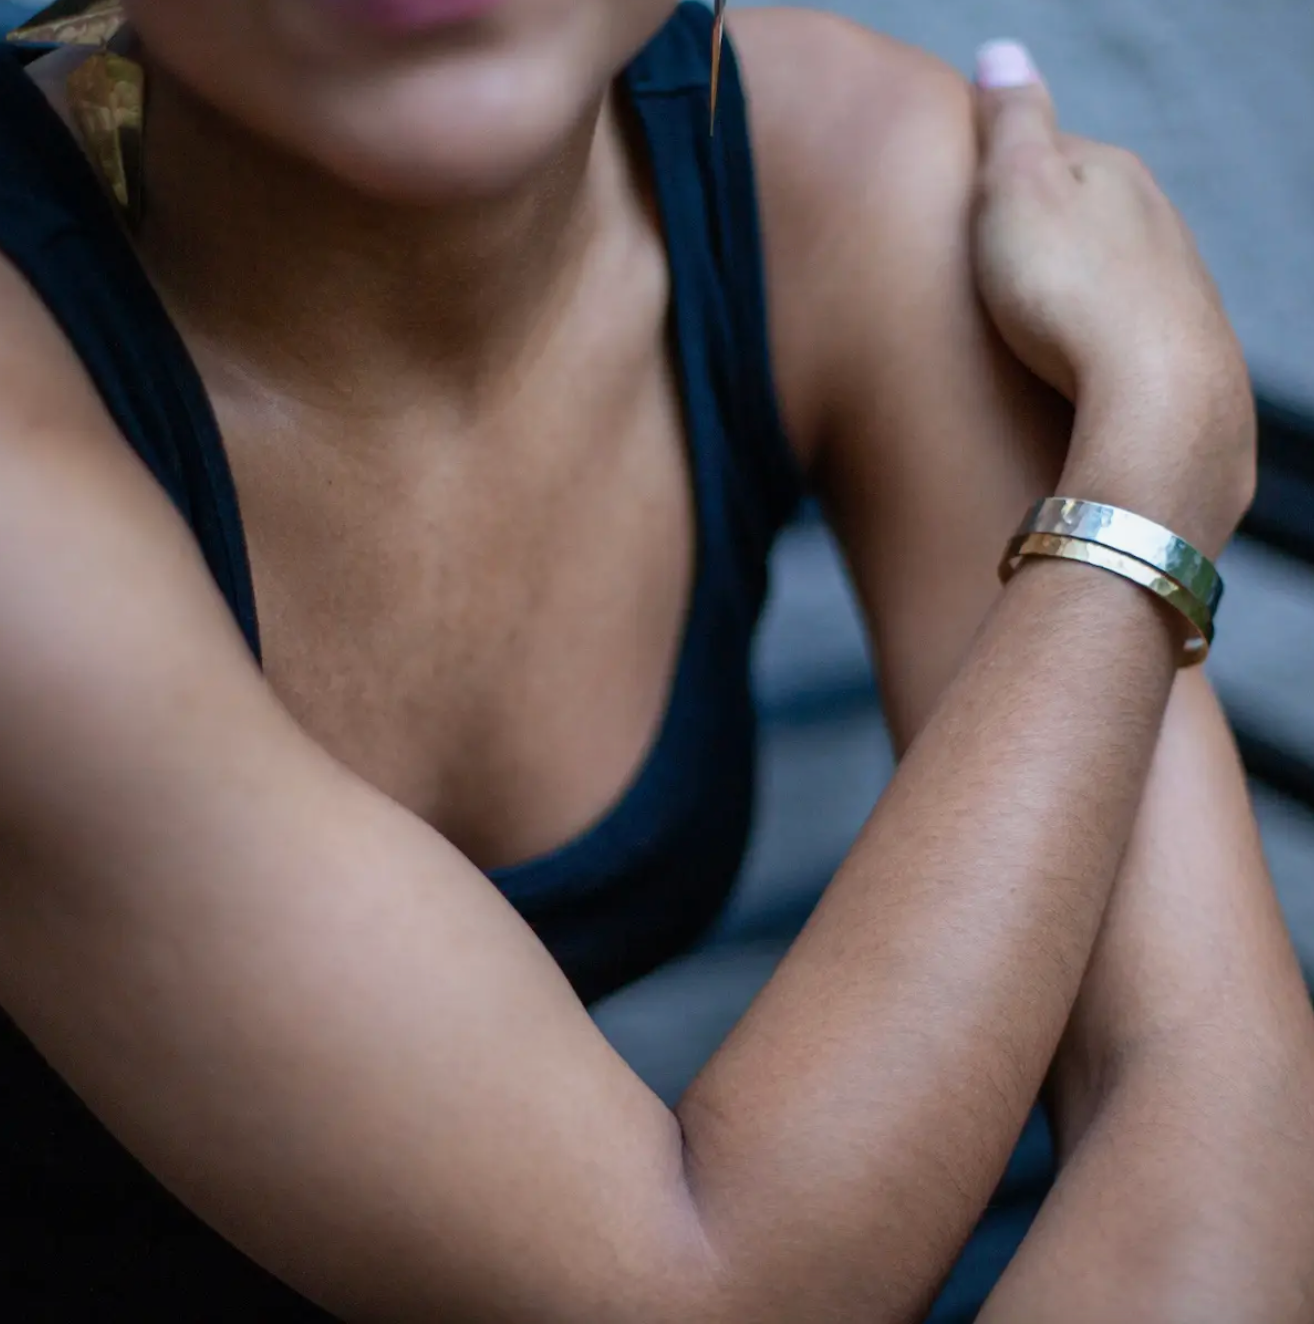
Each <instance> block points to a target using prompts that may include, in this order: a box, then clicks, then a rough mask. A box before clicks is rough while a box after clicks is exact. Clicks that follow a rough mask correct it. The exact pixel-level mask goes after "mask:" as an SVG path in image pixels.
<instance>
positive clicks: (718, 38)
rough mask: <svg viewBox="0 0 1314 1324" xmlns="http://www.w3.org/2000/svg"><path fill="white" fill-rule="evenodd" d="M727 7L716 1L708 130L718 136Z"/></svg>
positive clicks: (723, 2) (713, 21)
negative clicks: (718, 110)
mask: <svg viewBox="0 0 1314 1324" xmlns="http://www.w3.org/2000/svg"><path fill="white" fill-rule="evenodd" d="M725 5H726V0H716V10H715V14H714V16H713V18H712V123H711V127H710V129H709V130H708V131H709V133H711V134H712V135H713V136H715V134H716V97H717V93H718V92H720V90H721V46H722V44H723V43H724V41H725Z"/></svg>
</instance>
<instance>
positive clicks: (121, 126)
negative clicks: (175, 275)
mask: <svg viewBox="0 0 1314 1324" xmlns="http://www.w3.org/2000/svg"><path fill="white" fill-rule="evenodd" d="M127 35H128V34H127V32H126V22H125V20H124V17H123V6H122V5H121V4H120V3H118V0H56V3H55V4H52V5H48V6H47V7H46V8H45V9H43V10H42V11H41V12H40V13H39V14H36V15H35V16H34V17H33V18H32V19H31V20H29V21H28V22H27V23H24V24H23V25H22V27H18V28H15V29H14V30H13V31H12V32H10V33H9V35H8V38H7V40H9V41H14V42H22V43H26V44H33V45H51V46H81V47H87V48H90V49H91V51H92V52H93V53H92V54H91V55H89V56H87V58H86V59H84V60H82V61H81V62H80V63H79V64H78V66H77V68H76V69H74V70H73V72H72V73H71V74H69V76H68V79H67V81H66V83H65V91H66V93H67V96H68V109H69V113H70V114H71V115H72V117H73V122H74V124H75V125H76V126H77V130H78V133H79V134H80V135H81V137H82V141H83V144H84V146H85V147H86V150H87V153H88V155H89V156H90V157H91V160H92V163H93V164H94V165H95V167H96V169H97V170H98V171H99V172H100V176H101V179H102V180H103V181H104V183H105V186H106V187H107V188H108V189H109V191H110V192H111V193H112V194H113V195H114V198H115V200H116V201H117V202H118V204H119V207H120V208H121V210H122V212H123V214H124V216H125V218H126V219H127V222H128V224H129V226H130V227H132V228H135V227H136V225H137V223H138V221H139V220H140V219H141V207H142V131H143V122H144V116H145V108H146V75H145V70H144V69H143V68H142V66H141V64H140V63H138V61H136V60H134V59H132V58H131V57H130V55H128V54H127V53H126V50H127V49H129V48H128V47H127V46H125V43H124V42H123V40H122V38H123V37H125V36H127ZM116 39H117V40H116Z"/></svg>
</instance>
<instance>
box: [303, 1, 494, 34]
mask: <svg viewBox="0 0 1314 1324" xmlns="http://www.w3.org/2000/svg"><path fill="white" fill-rule="evenodd" d="M327 3H331V4H332V7H333V8H334V9H336V10H337V11H338V12H339V13H341V14H343V15H344V16H345V17H347V18H348V19H350V20H351V21H352V22H353V23H357V24H359V25H360V26H361V27H369V28H374V29H376V30H377V31H380V32H393V33H401V34H405V33H408V32H425V31H428V30H430V29H432V28H441V27H447V26H450V25H452V24H456V23H468V22H469V21H471V20H472V19H476V18H481V17H482V16H483V15H484V14H486V13H488V11H489V10H491V9H495V8H496V7H497V5H498V4H500V3H501V0H327Z"/></svg>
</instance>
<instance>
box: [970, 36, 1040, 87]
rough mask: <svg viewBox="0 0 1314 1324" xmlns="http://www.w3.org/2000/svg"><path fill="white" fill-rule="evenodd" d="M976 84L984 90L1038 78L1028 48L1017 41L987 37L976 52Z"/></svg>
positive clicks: (1037, 80) (1027, 83)
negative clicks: (986, 40)
mask: <svg viewBox="0 0 1314 1324" xmlns="http://www.w3.org/2000/svg"><path fill="white" fill-rule="evenodd" d="M976 81H977V85H978V86H980V87H983V88H985V89H986V90H987V91H995V90H997V89H999V88H1006V87H1028V86H1030V85H1031V84H1032V83H1038V82H1040V73H1039V71H1038V70H1037V69H1036V62H1035V61H1034V60H1033V59H1032V58H1031V52H1030V51H1028V50H1027V48H1026V47H1025V46H1023V45H1022V43H1021V42H1018V41H989V42H987V43H986V44H985V45H984V46H982V47H981V49H980V50H979V51H977V53H976Z"/></svg>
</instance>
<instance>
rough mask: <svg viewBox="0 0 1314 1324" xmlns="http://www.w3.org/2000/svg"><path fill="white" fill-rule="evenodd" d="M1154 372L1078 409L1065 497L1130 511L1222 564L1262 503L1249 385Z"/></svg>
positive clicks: (1082, 399)
mask: <svg viewBox="0 0 1314 1324" xmlns="http://www.w3.org/2000/svg"><path fill="white" fill-rule="evenodd" d="M1233 376H1234V374H1228V373H1223V372H1221V371H1220V374H1219V380H1217V381H1215V382H1213V383H1205V382H1203V381H1201V379H1200V376H1199V374H1198V373H1196V374H1192V373H1187V372H1184V371H1177V372H1169V371H1167V370H1166V369H1165V370H1164V371H1162V372H1152V371H1150V370H1148V369H1147V370H1146V371H1145V372H1144V373H1143V374H1142V375H1141V376H1140V377H1139V378H1133V377H1132V376H1130V375H1128V374H1123V375H1120V376H1116V377H1105V378H1103V379H1102V381H1101V382H1100V383H1099V384H1096V383H1091V384H1090V385H1089V386H1088V387H1087V388H1086V389H1084V390H1083V391H1082V392H1081V394H1080V396H1079V400H1078V405H1077V410H1076V415H1075V420H1074V427H1073V437H1072V445H1071V448H1070V451H1069V455H1068V461H1067V464H1066V466H1065V467H1064V470H1063V476H1062V479H1061V486H1060V495H1062V496H1066V497H1076V498H1080V499H1083V500H1087V501H1099V502H1103V503H1105V504H1107V505H1111V506H1117V507H1120V508H1121V509H1123V510H1129V511H1132V512H1133V513H1135V514H1137V515H1141V516H1144V517H1145V518H1146V519H1150V520H1153V521H1154V522H1155V523H1156V524H1161V525H1163V526H1164V527H1165V528H1167V529H1169V530H1171V531H1172V532H1173V533H1174V534H1176V535H1177V536H1178V537H1179V538H1183V539H1185V540H1186V541H1187V542H1188V543H1190V544H1192V546H1194V547H1197V548H1198V549H1199V550H1200V551H1201V552H1203V553H1204V554H1205V555H1206V556H1207V557H1209V558H1210V559H1211V560H1216V559H1217V558H1218V556H1219V555H1220V553H1221V552H1222V550H1223V548H1224V547H1225V546H1226V545H1227V542H1228V540H1229V538H1230V537H1231V536H1232V534H1233V533H1234V532H1235V530H1236V526H1237V524H1239V523H1240V520H1241V517H1242V515H1243V514H1244V513H1245V511H1246V509H1247V508H1248V506H1249V504H1250V501H1251V499H1252V498H1253V495H1254V485H1255V475H1256V469H1255V458H1256V453H1255V412H1254V397H1253V395H1252V393H1251V391H1250V388H1249V384H1248V382H1242V383H1237V382H1236V381H1231V382H1230V384H1229V379H1230V378H1231V377H1233Z"/></svg>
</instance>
